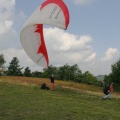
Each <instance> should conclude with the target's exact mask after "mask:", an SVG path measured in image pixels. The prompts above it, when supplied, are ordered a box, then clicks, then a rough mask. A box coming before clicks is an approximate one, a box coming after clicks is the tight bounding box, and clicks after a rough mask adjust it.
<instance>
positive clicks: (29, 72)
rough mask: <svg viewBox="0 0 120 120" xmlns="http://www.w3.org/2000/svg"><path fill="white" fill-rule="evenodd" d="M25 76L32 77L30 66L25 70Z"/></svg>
mask: <svg viewBox="0 0 120 120" xmlns="http://www.w3.org/2000/svg"><path fill="white" fill-rule="evenodd" d="M23 74H24V76H26V77H30V76H31V70H30V69H29V67H26V68H25V70H24V73H23Z"/></svg>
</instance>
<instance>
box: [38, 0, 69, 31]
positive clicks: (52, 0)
mask: <svg viewBox="0 0 120 120" xmlns="http://www.w3.org/2000/svg"><path fill="white" fill-rule="evenodd" d="M50 3H54V4H57V5H58V6H59V7H60V8H61V9H62V11H63V13H64V17H65V22H66V29H67V27H68V24H69V11H68V8H67V6H66V5H65V3H64V2H63V1H62V0H47V1H45V2H44V3H42V5H41V8H40V10H42V9H43V8H44V7H45V6H46V5H48V4H50Z"/></svg>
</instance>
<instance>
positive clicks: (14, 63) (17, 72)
mask: <svg viewBox="0 0 120 120" xmlns="http://www.w3.org/2000/svg"><path fill="white" fill-rule="evenodd" d="M5 62H6V61H5V59H4V55H3V54H1V55H0V70H1V72H0V74H1V75H3V71H2V70H3V69H4V68H7V69H6V71H4V75H7V76H26V77H38V78H49V77H50V75H51V74H54V75H55V79H57V80H63V81H73V82H77V83H83V84H89V85H97V86H103V85H104V84H107V83H109V82H114V83H115V84H117V85H118V86H119V85H120V59H119V60H118V61H117V62H116V63H114V64H113V65H111V70H112V72H111V73H110V74H109V75H105V78H104V80H103V81H98V80H97V78H96V77H95V76H94V75H93V74H91V73H90V72H89V71H86V72H84V73H82V71H81V69H80V68H79V67H78V65H77V64H75V65H72V66H70V65H68V64H66V65H63V66H61V67H55V66H53V65H50V66H48V68H43V71H42V72H39V71H33V72H32V71H31V70H30V68H29V67H26V68H24V67H21V66H20V65H19V60H18V58H17V57H13V59H12V60H11V62H10V63H9V66H8V67H5V66H4V64H5ZM118 88H119V87H118Z"/></svg>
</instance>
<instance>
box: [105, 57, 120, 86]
mask: <svg viewBox="0 0 120 120" xmlns="http://www.w3.org/2000/svg"><path fill="white" fill-rule="evenodd" d="M111 71H112V72H111V73H110V74H109V75H108V76H107V75H106V76H105V79H104V82H105V83H108V82H114V83H116V84H120V59H119V60H118V61H117V62H116V63H114V64H112V65H111Z"/></svg>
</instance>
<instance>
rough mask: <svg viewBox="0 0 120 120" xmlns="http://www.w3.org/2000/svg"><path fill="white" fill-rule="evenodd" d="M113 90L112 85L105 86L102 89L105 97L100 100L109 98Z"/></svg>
mask: <svg viewBox="0 0 120 120" xmlns="http://www.w3.org/2000/svg"><path fill="white" fill-rule="evenodd" d="M113 89H114V83H111V84H109V85H107V86H106V87H105V88H104V94H106V95H105V96H104V97H103V98H102V100H106V99H108V98H110V97H111V92H113Z"/></svg>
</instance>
